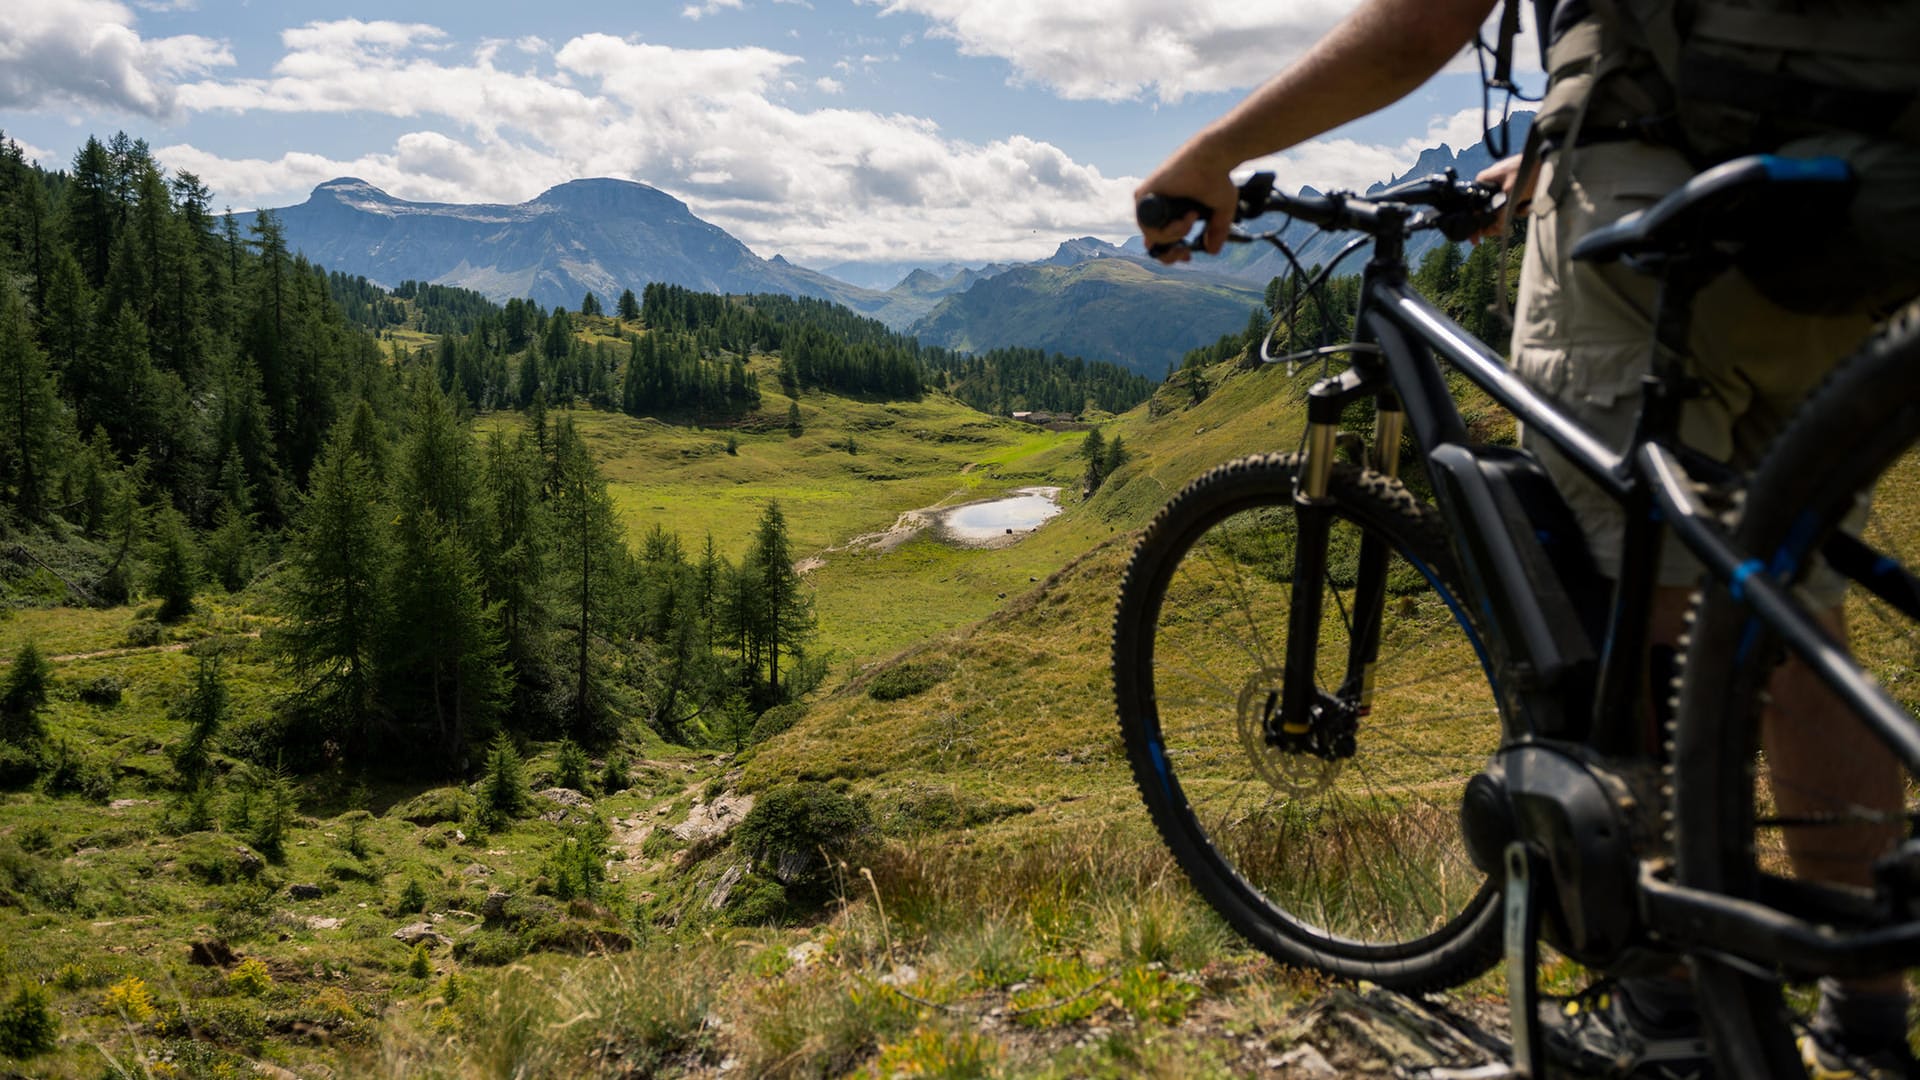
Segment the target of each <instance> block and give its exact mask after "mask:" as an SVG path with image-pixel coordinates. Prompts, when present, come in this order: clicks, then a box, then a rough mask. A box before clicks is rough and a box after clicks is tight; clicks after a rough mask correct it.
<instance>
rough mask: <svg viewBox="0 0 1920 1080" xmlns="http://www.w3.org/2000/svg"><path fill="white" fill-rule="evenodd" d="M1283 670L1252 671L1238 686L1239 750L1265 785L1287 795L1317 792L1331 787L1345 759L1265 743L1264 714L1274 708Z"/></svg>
mask: <svg viewBox="0 0 1920 1080" xmlns="http://www.w3.org/2000/svg"><path fill="white" fill-rule="evenodd" d="M1283 677H1284V673H1283V672H1282V671H1280V670H1279V669H1278V668H1269V669H1267V670H1265V671H1258V672H1255V673H1254V674H1253V676H1252V677H1251V678H1249V679H1248V680H1247V682H1246V685H1245V686H1242V687H1241V688H1240V698H1239V703H1238V710H1237V721H1238V727H1239V733H1240V749H1241V750H1242V751H1243V752H1244V753H1245V754H1246V756H1247V761H1248V763H1249V764H1251V765H1252V766H1253V771H1254V773H1255V774H1257V775H1258V776H1259V777H1260V779H1261V780H1262V781H1264V782H1265V783H1266V785H1267V786H1268V787H1271V788H1273V789H1274V790H1275V791H1277V792H1279V793H1281V794H1282V795H1285V796H1287V797H1289V798H1296V799H1297V798H1303V797H1305V796H1308V795H1317V794H1320V793H1321V792H1324V791H1326V790H1327V789H1328V788H1331V787H1332V786H1333V782H1334V781H1335V780H1336V779H1338V778H1339V776H1340V770H1341V767H1342V766H1343V765H1344V764H1345V761H1344V760H1329V759H1327V758H1324V757H1321V756H1319V755H1317V754H1313V753H1309V752H1306V751H1289V750H1282V749H1280V748H1279V747H1277V746H1272V745H1269V744H1268V742H1267V714H1268V713H1270V712H1271V711H1272V710H1273V709H1275V708H1276V707H1277V703H1278V702H1279V700H1280V686H1281V680H1282V678H1283Z"/></svg>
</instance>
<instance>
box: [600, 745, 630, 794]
mask: <svg viewBox="0 0 1920 1080" xmlns="http://www.w3.org/2000/svg"><path fill="white" fill-rule="evenodd" d="M632 786H633V775H632V773H631V772H629V771H628V766H627V756H626V755H625V754H608V755H607V764H606V767H605V768H603V769H602V770H601V771H600V790H601V791H603V792H605V793H606V794H608V795H617V794H619V793H620V792H622V791H625V790H627V789H628V788H630V787H632Z"/></svg>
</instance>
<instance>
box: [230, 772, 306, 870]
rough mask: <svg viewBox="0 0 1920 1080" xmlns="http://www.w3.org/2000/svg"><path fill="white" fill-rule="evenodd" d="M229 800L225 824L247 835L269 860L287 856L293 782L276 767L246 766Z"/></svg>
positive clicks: (254, 846) (292, 810)
mask: <svg viewBox="0 0 1920 1080" xmlns="http://www.w3.org/2000/svg"><path fill="white" fill-rule="evenodd" d="M238 779H239V782H238V784H237V785H236V786H235V788H234V792H233V796H232V797H231V799H230V800H229V802H228V809H227V814H228V817H227V824H228V825H229V826H230V827H231V828H233V830H234V831H235V832H238V833H241V834H242V835H243V836H245V837H246V838H247V843H249V844H251V845H253V849H254V850H255V851H258V852H259V853H260V854H262V855H264V856H266V857H267V861H268V862H274V863H277V862H280V861H281V860H283V859H285V858H286V842H287V830H288V829H290V828H292V827H293V816H294V806H293V781H292V780H290V779H288V777H287V774H286V773H284V772H282V771H280V770H279V769H262V768H260V767H259V766H256V765H249V766H246V767H245V768H243V769H242V770H240V774H239V778H238Z"/></svg>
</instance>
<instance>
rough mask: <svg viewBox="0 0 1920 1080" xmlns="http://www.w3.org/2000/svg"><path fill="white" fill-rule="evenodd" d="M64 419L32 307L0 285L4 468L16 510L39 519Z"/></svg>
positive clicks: (0, 459)
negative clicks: (30, 320) (34, 325)
mask: <svg viewBox="0 0 1920 1080" xmlns="http://www.w3.org/2000/svg"><path fill="white" fill-rule="evenodd" d="M61 417H62V410H61V408H60V402H59V398H58V397H57V396H56V395H55V393H54V388H53V378H52V376H51V375H50V374H49V373H48V371H47V361H46V357H45V356H44V355H42V354H41V352H40V348H39V346H37V345H35V344H34V342H33V332H32V327H31V326H30V325H29V323H28V319H27V311H26V305H25V304H24V302H23V301H22V300H21V298H20V295H19V294H18V293H17V292H15V291H14V289H13V288H12V286H10V285H5V284H0V468H4V476H5V479H6V483H7V487H8V488H9V489H10V494H11V497H12V502H13V505H14V507H15V508H16V509H18V510H19V511H20V512H21V513H23V514H26V515H27V516H29V517H37V516H38V515H39V513H40V510H41V507H42V505H43V504H44V503H45V500H46V496H47V492H48V490H49V481H50V474H51V473H52V472H53V448H54V443H55V438H56V435H57V433H58V431H59V425H60V420H61Z"/></svg>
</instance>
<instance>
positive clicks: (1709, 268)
mask: <svg viewBox="0 0 1920 1080" xmlns="http://www.w3.org/2000/svg"><path fill="white" fill-rule="evenodd" d="M1724 268H1725V262H1724V260H1722V259H1721V258H1719V257H1718V256H1715V255H1707V256H1694V255H1676V256H1671V257H1668V258H1665V259H1663V260H1661V265H1660V268H1659V269H1660V291H1659V294H1658V297H1657V298H1656V300H1655V301H1654V316H1653V328H1654V333H1653V338H1654V340H1653V345H1652V351H1653V355H1652V356H1651V358H1650V359H1649V362H1648V365H1647V373H1646V374H1645V375H1643V376H1641V378H1640V412H1639V415H1638V416H1637V417H1636V418H1635V420H1634V430H1633V446H1635V447H1637V446H1640V445H1642V444H1644V443H1648V442H1657V443H1661V444H1663V445H1672V444H1673V443H1674V442H1675V441H1676V440H1678V438H1679V435H1680V412H1681V408H1682V407H1683V406H1684V405H1685V404H1686V401H1687V399H1688V398H1689V397H1692V396H1694V394H1695V393H1697V392H1698V383H1697V381H1696V380H1694V379H1693V378H1691V377H1690V376H1688V374H1687V365H1686V357H1687V355H1688V352H1687V335H1688V333H1689V331H1690V330H1691V329H1692V325H1693V301H1694V299H1695V298H1696V297H1697V296H1698V295H1699V294H1700V290H1701V289H1702V288H1704V287H1705V286H1706V284H1707V283H1708V282H1710V281H1712V280H1713V279H1714V278H1715V277H1716V276H1718V275H1719V273H1720V272H1721V271H1722V270H1723V269H1724ZM1634 457H1635V455H1634V454H1633V453H1632V452H1631V450H1629V452H1628V453H1627V455H1626V458H1625V462H1626V466H1625V467H1628V468H1631V463H1632V462H1633V460H1634ZM1627 480H1628V485H1627V488H1628V493H1627V496H1626V498H1625V499H1623V500H1622V501H1621V510H1622V512H1623V514H1624V515H1625V519H1626V535H1625V538H1624V540H1623V541H1622V543H1621V550H1620V578H1619V580H1618V581H1616V582H1615V583H1614V601H1613V609H1612V611H1611V613H1610V614H1609V618H1608V625H1607V636H1606V639H1605V645H1604V646H1603V648H1602V650H1601V655H1600V687H1599V689H1600V692H1599V694H1598V695H1596V697H1595V699H1594V712H1593V726H1592V728H1591V729H1590V730H1591V732H1592V734H1591V735H1590V736H1589V742H1590V744H1591V745H1592V746H1593V747H1594V749H1596V750H1599V751H1600V752H1602V753H1605V754H1610V755H1620V756H1629V757H1640V756H1648V755H1652V754H1653V753H1654V751H1655V750H1656V749H1657V748H1658V747H1659V745H1660V740H1659V733H1658V732H1656V731H1650V730H1648V729H1647V726H1646V725H1645V724H1644V723H1643V722H1642V719H1643V717H1644V716H1645V715H1646V714H1645V710H1644V708H1643V706H1642V700H1643V697H1644V692H1643V686H1644V682H1645V679H1646V666H1647V646H1648V645H1649V644H1650V638H1649V634H1648V629H1649V623H1650V620H1651V619H1652V616H1653V591H1654V587H1655V586H1656V585H1657V583H1658V581H1659V566H1660V546H1661V543H1662V542H1663V540H1664V539H1665V536H1666V529H1665V527H1664V526H1663V525H1662V524H1661V522H1660V521H1659V520H1658V518H1657V514H1656V511H1655V508H1654V503H1653V494H1652V491H1651V489H1650V488H1649V486H1648V485H1647V483H1646V482H1645V481H1643V480H1641V479H1639V478H1638V477H1628V478H1627Z"/></svg>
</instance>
